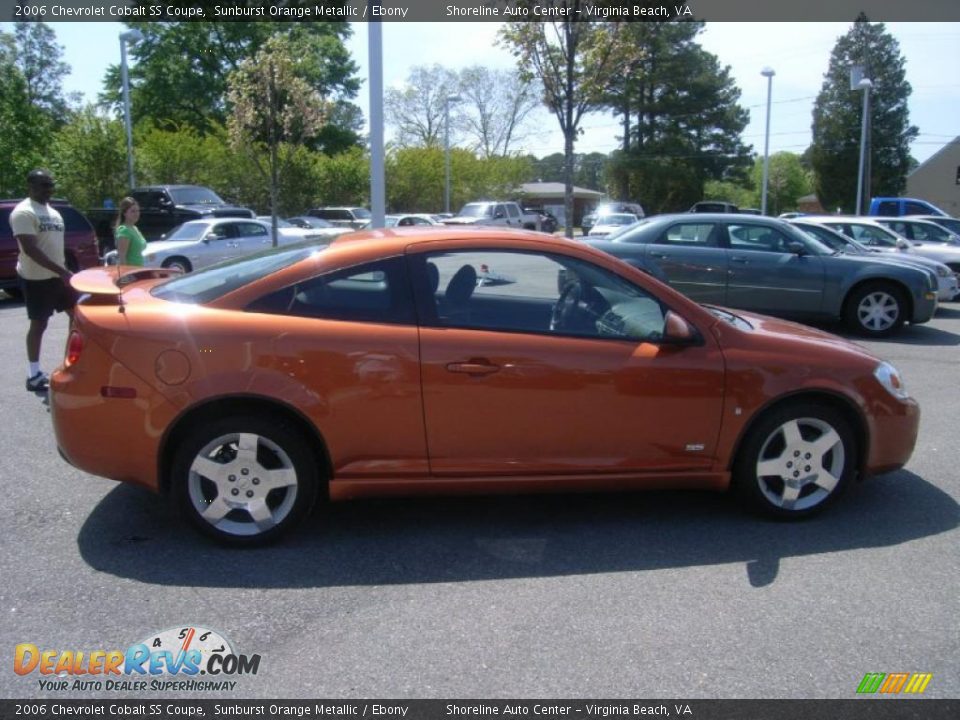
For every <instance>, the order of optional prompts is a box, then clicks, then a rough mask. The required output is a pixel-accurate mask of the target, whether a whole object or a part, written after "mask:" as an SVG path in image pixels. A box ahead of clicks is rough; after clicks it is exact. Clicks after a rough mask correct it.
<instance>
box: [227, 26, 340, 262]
mask: <svg viewBox="0 0 960 720" xmlns="http://www.w3.org/2000/svg"><path fill="white" fill-rule="evenodd" d="M295 52H296V48H295V46H294V45H293V44H292V43H291V42H290V41H289V40H288V39H286V38H284V37H282V36H279V35H277V36H274V37H272V38H270V39H269V40H267V42H266V43H264V45H263V47H262V48H260V50H258V51H257V54H256V55H255V56H253V57H252V58H249V59H247V60H245V61H244V62H243V63H241V65H240V67H239V68H238V69H237V70H235V71H234V72H232V73H231V74H230V77H229V78H228V80H227V84H228V87H229V92H228V97H229V99H230V104H231V106H232V108H233V112H232V113H231V115H230V118H229V120H228V121H227V130H228V133H229V137H230V145H231V147H232V148H233V149H234V150H235V151H237V152H238V153H245V154H246V155H247V156H248V157H249V158H251V159H252V160H254V162H255V164H256V167H257V169H259V170H260V172H261V175H262V176H263V177H264V178H265V179H266V180H267V182H268V185H269V188H270V208H271V212H278V211H279V197H278V195H279V188H280V184H281V183H282V182H283V180H282V176H283V175H284V174H285V173H286V171H287V169H288V168H289V167H290V165H291V164H292V162H293V151H294V150H295V149H296V147H297V146H298V144H299V143H300V142H301V141H302V140H304V139H305V138H310V137H314V136H315V135H316V134H317V132H318V131H319V130H320V128H321V127H322V125H323V122H324V119H325V117H326V113H327V107H326V103H325V101H324V100H323V98H322V97H321V96H320V95H319V94H318V93H317V92H316V91H315V90H313V88H311V87H310V85H308V84H307V82H306V81H305V80H304V79H303V77H302V75H301V72H302V69H301V67H300V66H301V62H300V58H299V57H298V56H297V55H296V54H295ZM276 244H277V238H276V237H274V245H276Z"/></svg>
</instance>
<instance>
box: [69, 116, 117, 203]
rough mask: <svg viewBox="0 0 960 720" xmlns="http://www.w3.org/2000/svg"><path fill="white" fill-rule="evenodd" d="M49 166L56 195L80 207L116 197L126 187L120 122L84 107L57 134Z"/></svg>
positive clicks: (115, 198)
mask: <svg viewBox="0 0 960 720" xmlns="http://www.w3.org/2000/svg"><path fill="white" fill-rule="evenodd" d="M51 156H52V157H51V160H50V166H51V168H50V169H51V170H52V172H53V173H54V177H55V178H56V180H57V195H59V196H61V197H65V198H67V199H68V200H70V202H71V203H73V204H74V205H75V206H76V207H78V208H80V209H87V208H96V207H101V206H102V205H103V202H104V200H106V199H107V198H111V199H113V200H115V201H116V200H119V199H120V198H122V197H123V196H124V195H125V194H126V191H127V148H126V135H125V134H124V130H123V123H121V122H120V121H119V120H114V119H111V118H108V117H105V116H104V115H102V114H100V113H98V112H97V110H96V109H95V108H94V107H92V106H89V107H86V108H84V109H83V110H81V111H80V112H78V113H76V114H75V115H74V116H73V118H72V120H71V121H70V122H69V123H67V124H66V125H64V126H63V127H62V128H61V129H60V130H59V131H58V132H57V134H56V136H55V137H54V140H53V144H52V148H51Z"/></svg>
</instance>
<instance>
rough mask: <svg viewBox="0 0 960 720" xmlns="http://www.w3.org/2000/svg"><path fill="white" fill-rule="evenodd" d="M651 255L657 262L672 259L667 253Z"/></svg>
mask: <svg viewBox="0 0 960 720" xmlns="http://www.w3.org/2000/svg"><path fill="white" fill-rule="evenodd" d="M650 254H651V255H653V256H654V257H655V258H656V259H657V260H668V259H669V258H670V256H669V255H668V254H667V253H650Z"/></svg>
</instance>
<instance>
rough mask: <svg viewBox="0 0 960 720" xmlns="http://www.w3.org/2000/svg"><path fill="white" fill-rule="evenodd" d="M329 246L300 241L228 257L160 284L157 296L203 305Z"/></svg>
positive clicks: (155, 290)
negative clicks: (290, 244)
mask: <svg viewBox="0 0 960 720" xmlns="http://www.w3.org/2000/svg"><path fill="white" fill-rule="evenodd" d="M326 247H328V246H327V245H324V244H314V243H311V244H301V245H295V246H287V247H285V248H282V249H277V248H271V249H269V250H265V251H263V252H261V253H257V254H256V255H247V256H245V257H242V258H237V259H234V260H228V261H227V262H223V263H220V264H218V265H212V266H210V267H208V268H205V269H203V270H197V271H195V272H192V273H188V274H186V275H181V276H180V277H176V278H174V279H172V280H169V281H167V282H165V283H163V284H162V285H157V286H156V287H155V288H153V290H152V291H151V292H152V293H153V295H154V297H158V298H160V299H162V300H169V301H171V302H182V303H196V304H200V305H202V304H204V303H208V302H211V301H213V300H216V299H217V298H219V297H221V296H223V295H226V294H227V293H229V292H232V291H234V290H236V289H237V288H240V287H243V286H244V285H249V284H250V283H252V282H253V281H255V280H259V279H260V278H263V277H266V276H267V275H270V274H271V273H275V272H277V271H278V270H282V269H283V268H285V267H288V266H290V265H293V264H294V263H296V262H299V261H300V260H303V259H304V258H306V257H309V256H310V255H312V254H313V253H316V252H321V251H322V250H324V249H325V248H326Z"/></svg>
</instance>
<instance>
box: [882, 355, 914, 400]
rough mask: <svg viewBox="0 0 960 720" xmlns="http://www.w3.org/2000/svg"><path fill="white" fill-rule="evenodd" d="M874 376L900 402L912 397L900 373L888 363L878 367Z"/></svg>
mask: <svg viewBox="0 0 960 720" xmlns="http://www.w3.org/2000/svg"><path fill="white" fill-rule="evenodd" d="M873 376H874V377H875V378H876V379H877V382H879V383H880V384H881V385H883V387H884V388H886V390H887V392H888V393H890V394H891V395H893V396H894V397H895V398H899V399H900V400H906V399H907V398H908V397H910V393H908V392H907V388H906V386H905V385H904V384H903V378H902V377H900V371H899V370H897V369H896V368H895V367H894V366H893V365H891V364H890V363H888V362H882V363H880V364H879V365H877V368H876V370H874V371H873Z"/></svg>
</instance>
